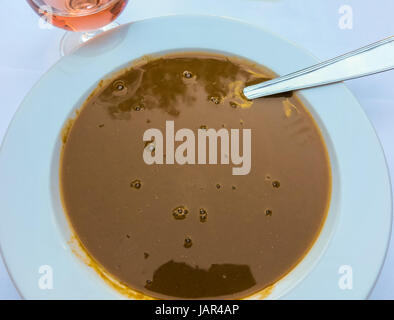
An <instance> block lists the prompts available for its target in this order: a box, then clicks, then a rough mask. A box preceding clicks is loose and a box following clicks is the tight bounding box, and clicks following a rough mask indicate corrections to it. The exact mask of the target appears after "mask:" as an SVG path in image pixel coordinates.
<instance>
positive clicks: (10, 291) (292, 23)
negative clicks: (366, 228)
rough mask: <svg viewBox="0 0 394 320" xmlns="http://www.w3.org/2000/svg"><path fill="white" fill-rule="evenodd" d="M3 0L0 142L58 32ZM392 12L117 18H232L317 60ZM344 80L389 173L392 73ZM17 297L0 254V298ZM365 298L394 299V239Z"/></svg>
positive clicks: (171, 9)
mask: <svg viewBox="0 0 394 320" xmlns="http://www.w3.org/2000/svg"><path fill="white" fill-rule="evenodd" d="M2 1H3V2H4V3H3V5H2V10H1V11H0V35H1V38H0V48H1V50H0V75H1V77H0V141H2V139H3V136H4V134H5V132H6V129H7V127H8V125H9V123H10V121H11V118H12V116H13V114H14V113H15V111H16V109H17V108H18V106H19V104H20V103H21V101H22V99H23V97H24V96H25V95H26V93H27V92H28V91H29V90H30V88H31V87H32V86H33V85H34V83H35V82H36V81H38V79H39V78H40V76H41V75H42V74H43V73H44V72H45V71H46V70H48V68H49V67H50V66H51V65H52V64H53V63H54V62H56V61H57V60H58V59H59V48H58V46H59V41H60V38H61V36H62V35H63V31H62V30H59V29H56V28H53V29H42V28H40V27H39V22H38V16H36V15H35V14H34V12H33V11H32V10H31V9H30V7H29V6H28V5H27V3H26V2H25V1H24V0H16V1H15V0H14V1H5V0H2ZM345 4H346V5H350V6H351V8H352V10H353V28H352V29H342V28H341V27H340V24H339V20H340V17H341V14H340V12H339V10H340V7H341V6H343V5H345ZM393 12H394V1H392V0H375V1H368V0H346V1H344V0H215V1H212V0H130V3H129V5H128V7H127V8H126V10H125V12H124V13H123V14H122V16H121V17H120V18H119V19H118V21H119V22H120V23H125V22H129V21H133V20H139V19H143V18H148V17H154V16H160V15H169V14H181V13H198V14H215V15H221V16H229V17H235V18H239V19H242V20H246V21H249V22H251V23H254V24H258V25H260V26H262V27H264V28H266V29H268V30H272V31H273V32H275V33H277V34H280V35H282V36H283V37H285V38H288V39H289V40H291V41H293V42H295V43H298V44H299V45H301V46H302V47H305V48H306V49H308V50H309V51H310V52H312V53H313V54H314V55H315V56H317V57H318V58H319V59H321V60H323V59H328V58H331V57H334V56H336V55H339V54H341V53H344V52H346V51H351V50H353V49H356V48H358V47H361V46H363V45H366V44H368V43H371V42H375V41H377V40H380V39H382V38H384V37H387V36H391V35H393V34H394V32H393V31H394V20H393V19H392V13H393ZM347 84H348V86H349V88H350V89H351V91H352V92H353V93H354V95H355V96H356V97H357V99H358V100H359V101H360V103H361V105H362V106H363V108H364V109H365V111H366V113H367V114H368V116H369V118H370V119H371V121H372V123H373V125H374V126H375V128H376V131H377V133H378V135H379V138H380V140H381V142H382V145H383V148H384V150H385V153H386V157H387V161H388V165H389V167H390V172H391V175H392V176H393V174H394V142H393V138H394V90H393V84H394V71H392V72H387V73H384V74H379V75H374V76H370V77H366V78H362V79H358V80H353V81H351V82H348V83H347ZM0 183H1V181H0ZM0 223H1V222H0ZM366 236H368V235H366ZM354 281H356V280H354ZM354 290H356V289H354ZM18 298H19V295H18V293H17V291H16V289H15V287H14V286H13V284H12V282H11V280H10V277H9V276H8V273H7V271H6V269H5V266H4V264H3V262H2V260H1V259H0V299H18ZM371 298H372V299H394V246H393V239H392V240H391V246H390V249H389V252H388V255H387V259H386V262H385V265H384V267H383V270H382V272H381V275H380V277H379V279H378V281H377V284H376V286H375V288H374V290H373V292H372V294H371Z"/></svg>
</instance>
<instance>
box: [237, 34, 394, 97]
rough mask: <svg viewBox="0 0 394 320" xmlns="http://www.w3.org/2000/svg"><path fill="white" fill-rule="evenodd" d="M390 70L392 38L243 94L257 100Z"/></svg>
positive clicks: (393, 54) (393, 50)
mask: <svg viewBox="0 0 394 320" xmlns="http://www.w3.org/2000/svg"><path fill="white" fill-rule="evenodd" d="M393 68H394V36H391V37H389V38H387V39H383V40H381V41H379V42H376V43H373V44H370V45H368V46H366V47H363V48H360V49H358V50H355V51H352V52H349V53H347V54H344V55H341V56H339V57H336V58H334V59H331V60H328V61H325V62H322V63H319V64H316V65H314V66H311V67H309V68H306V69H303V70H300V71H297V72H294V73H290V74H288V75H286V76H282V77H279V78H276V79H273V80H269V81H265V82H262V83H258V84H256V85H253V86H249V87H246V88H245V89H244V91H243V92H244V94H245V96H246V97H247V98H248V99H256V98H259V97H264V96H268V95H273V94H277V93H282V92H287V91H292V90H298V89H304V88H310V87H316V86H321V85H325V84H329V83H335V82H339V81H343V80H349V79H354V78H359V77H363V76H367V75H370V74H374V73H378V72H383V71H388V70H390V69H393Z"/></svg>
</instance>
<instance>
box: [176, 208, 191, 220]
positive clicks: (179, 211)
mask: <svg viewBox="0 0 394 320" xmlns="http://www.w3.org/2000/svg"><path fill="white" fill-rule="evenodd" d="M188 213H189V210H188V209H187V208H186V207H185V206H179V207H176V208H175V209H174V210H172V215H173V216H174V218H175V219H177V220H183V219H185V218H186V215H187V214H188Z"/></svg>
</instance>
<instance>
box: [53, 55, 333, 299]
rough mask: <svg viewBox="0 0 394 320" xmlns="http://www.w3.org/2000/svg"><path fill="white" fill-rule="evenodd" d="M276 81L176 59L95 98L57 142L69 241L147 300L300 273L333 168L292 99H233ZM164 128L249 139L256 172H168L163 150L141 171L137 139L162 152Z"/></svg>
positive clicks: (238, 64)
mask: <svg viewBox="0 0 394 320" xmlns="http://www.w3.org/2000/svg"><path fill="white" fill-rule="evenodd" d="M271 77H272V74H271V73H270V72H269V71H267V70H266V69H264V68H263V67H261V66H257V65H254V64H252V63H251V62H248V61H246V60H241V59H238V58H233V57H225V56H222V55H216V54H205V53H182V54H181V53H178V54H170V55H166V56H162V57H160V58H155V59H144V60H141V61H140V62H138V63H136V64H135V65H134V66H132V67H131V68H129V69H127V70H125V71H123V72H122V73H119V74H118V75H117V76H116V77H114V78H113V79H111V80H108V81H104V82H103V83H102V85H101V86H99V88H97V89H96V90H95V91H94V92H93V94H92V95H91V96H90V97H89V99H88V100H87V101H86V103H85V105H84V106H83V108H82V109H81V110H80V112H79V113H78V116H77V118H76V119H75V120H74V122H73V125H72V127H71V128H70V129H69V130H68V133H67V136H66V137H65V139H64V146H63V153H62V160H61V169H60V170H61V181H60V183H61V192H62V198H63V202H64V207H65V210H66V213H67V215H68V218H69V220H70V222H71V225H72V227H73V229H74V231H75V234H76V236H77V237H78V238H79V240H80V242H81V244H82V245H83V247H84V249H85V250H86V251H87V252H88V254H89V255H90V256H91V257H92V258H93V259H94V260H95V261H96V262H97V264H99V265H100V266H102V268H103V269H104V270H106V271H107V272H108V273H109V274H111V275H112V276H113V277H114V278H116V279H117V280H118V281H119V282H121V283H123V284H126V285H127V286H128V287H130V288H131V289H133V290H135V291H137V292H140V293H143V294H144V295H147V296H150V297H155V298H230V299H235V298H243V297H247V296H248V295H251V294H253V293H256V292H258V291H260V290H263V289H264V288H267V287H269V286H271V285H273V284H274V283H275V282H276V281H278V280H279V279H280V278H282V277H283V276H284V275H286V274H287V273H288V272H289V271H291V269H292V268H293V267H294V266H296V265H297V263H298V262H299V261H300V260H301V259H302V258H303V257H304V255H305V254H306V253H307V252H308V250H309V249H310V248H311V246H312V245H313V243H314V241H315V239H316V238H317V236H318V234H319V232H320V230H321V228H322V225H323V223H324V221H325V217H326V214H327V210H328V206H329V200H330V190H331V176H330V165H329V159H328V154H327V151H326V147H325V144H324V141H323V139H322V136H321V134H320V131H319V129H318V127H317V125H316V123H315V122H314V120H313V118H312V116H311V115H310V114H309V112H308V111H307V109H306V108H305V106H304V105H303V104H302V103H301V102H300V100H298V98H297V97H296V96H295V95H294V94H292V93H290V94H284V95H277V96H273V97H267V98H261V99H257V100H254V101H248V100H246V98H244V97H243V95H242V94H241V91H242V89H243V87H244V86H246V85H249V84H254V83H257V82H260V81H265V80H267V79H269V78H271ZM170 120H172V121H174V124H175V131H176V130H178V129H181V128H188V129H190V130H192V131H193V132H195V136H196V137H197V136H198V133H197V132H198V130H199V129H200V130H206V129H210V128H212V129H215V130H219V129H222V128H224V129H228V130H230V129H239V130H240V131H239V132H240V135H241V136H242V132H243V131H242V129H245V128H247V129H251V162H250V163H251V166H250V172H249V173H248V174H244V175H233V174H232V169H231V168H232V167H234V166H235V165H232V163H231V161H230V164H227V165H226V164H221V163H220V161H218V162H219V164H206V165H202V164H197V162H196V164H185V165H182V164H179V163H177V162H176V161H175V163H174V164H166V158H167V159H168V157H171V155H169V154H166V152H168V150H166V147H165V146H164V147H163V148H164V154H163V158H164V164H152V165H148V164H147V163H146V162H145V161H144V159H143V152H147V151H146V149H147V148H148V147H150V149H149V152H151V154H152V155H155V152H159V151H158V149H157V150H156V148H159V146H158V145H156V144H155V143H156V142H158V141H154V140H152V141H151V143H149V142H147V141H143V135H144V132H145V131H146V130H148V129H150V128H156V129H159V130H161V132H163V136H164V144H165V143H167V142H166V141H165V139H166V121H170ZM229 132H230V131H229ZM196 141H197V140H196ZM241 141H242V139H241ZM181 143H182V142H177V141H175V143H174V144H175V146H174V147H175V149H176V148H177V146H179V145H180V144H181ZM223 143H224V142H223V141H221V142H220V143H218V147H219V151H218V154H219V155H220V146H221V144H223ZM196 145H197V142H196ZM152 146H153V147H152ZM144 150H145V151H144ZM240 150H241V152H240V153H242V150H243V147H242V144H241V146H240ZM156 155H157V154H156ZM196 158H197V151H196ZM219 158H220V157H219ZM235 167H236V166H235Z"/></svg>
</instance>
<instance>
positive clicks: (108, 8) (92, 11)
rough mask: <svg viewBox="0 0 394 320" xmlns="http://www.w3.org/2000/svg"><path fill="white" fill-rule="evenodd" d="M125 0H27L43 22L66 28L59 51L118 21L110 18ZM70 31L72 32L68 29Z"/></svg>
mask: <svg viewBox="0 0 394 320" xmlns="http://www.w3.org/2000/svg"><path fill="white" fill-rule="evenodd" d="M128 1H129V0H27V2H28V4H29V5H30V6H31V7H32V8H33V9H34V11H35V12H37V14H38V15H39V16H41V17H42V18H43V19H44V20H45V21H46V22H48V23H50V24H52V25H54V26H56V27H59V28H62V29H65V30H67V31H68V32H66V33H65V35H64V36H63V38H62V40H61V43H60V53H61V55H63V56H64V55H67V54H69V53H70V52H72V51H73V50H74V49H75V48H77V47H78V46H79V45H80V44H82V43H84V42H86V41H88V40H90V39H91V38H93V37H94V36H96V35H97V34H99V33H101V32H104V31H107V30H109V29H112V28H114V27H116V26H118V25H119V24H118V23H116V22H113V21H114V20H115V19H116V18H117V17H118V16H119V15H120V14H121V12H122V11H123V9H124V8H125V6H126V5H127V3H128ZM70 31H72V32H70Z"/></svg>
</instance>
